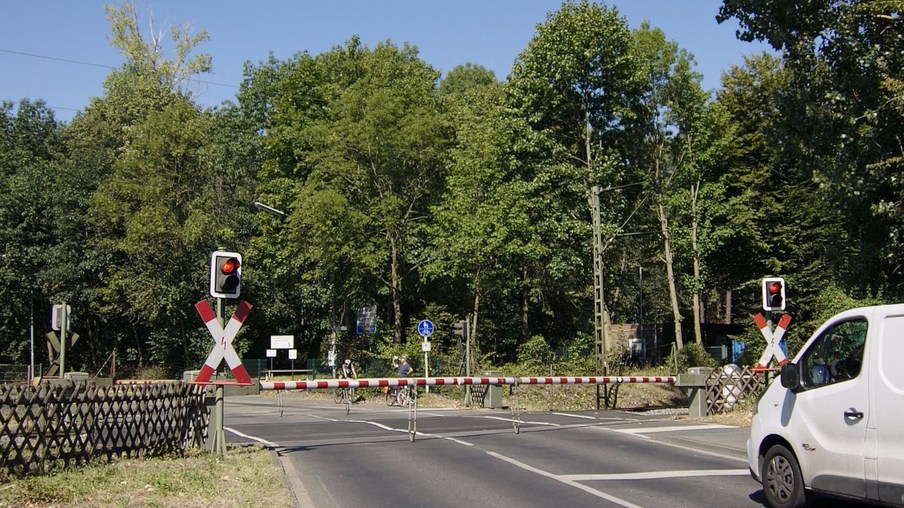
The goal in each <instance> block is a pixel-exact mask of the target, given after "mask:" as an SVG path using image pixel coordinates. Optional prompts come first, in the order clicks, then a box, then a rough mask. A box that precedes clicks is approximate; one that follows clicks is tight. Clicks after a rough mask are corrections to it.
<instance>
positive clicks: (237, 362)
mask: <svg viewBox="0 0 904 508" xmlns="http://www.w3.org/2000/svg"><path fill="white" fill-rule="evenodd" d="M195 308H196V309H198V314H200V315H201V319H203V320H204V324H206V325H207V329H208V330H210V335H211V336H213V342H214V346H213V349H212V350H211V351H210V354H209V355H208V356H207V360H205V361H204V366H202V367H201V372H199V373H198V377H197V378H195V382H197V383H207V382H209V381H210V377H211V376H212V375H213V373H214V371H216V370H217V367H219V366H220V362H222V361H223V359H224V358H225V359H226V364H227V365H229V368H230V369H231V370H232V374H233V375H234V376H235V380H236V381H238V382H239V383H241V384H249V385H250V384H251V378H250V377H249V376H248V371H247V370H245V366H244V365H242V360H241V359H240V358H239V355H238V353H236V352H235V349H234V348H233V347H232V340H233V339H235V336H236V334H237V333H239V329H240V328H241V327H242V323H244V322H245V318H246V317H248V312H250V311H251V304H250V303H248V302H246V301H242V302H239V305H238V306H237V307H236V309H235V312H234V313H233V314H232V319H230V320H229V323H227V324H226V329H225V330H224V329H223V327H222V326H221V325H220V322H219V321H218V320H217V315H216V314H214V312H213V309H211V308H210V304H209V303H207V300H201V301H200V302H198V303H196V304H195Z"/></svg>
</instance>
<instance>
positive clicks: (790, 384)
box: [781, 363, 800, 391]
mask: <svg viewBox="0 0 904 508" xmlns="http://www.w3.org/2000/svg"><path fill="white" fill-rule="evenodd" d="M781 380H782V386H784V387H785V388H787V389H789V390H791V391H797V390H799V389H800V367H799V366H798V365H797V364H796V363H786V364H784V365H782V372H781Z"/></svg>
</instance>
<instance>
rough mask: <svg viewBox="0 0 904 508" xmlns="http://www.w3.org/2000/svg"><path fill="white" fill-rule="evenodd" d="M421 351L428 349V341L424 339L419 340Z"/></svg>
mask: <svg viewBox="0 0 904 508" xmlns="http://www.w3.org/2000/svg"><path fill="white" fill-rule="evenodd" d="M421 351H423V352H425V353H427V352H429V351H430V343H429V342H427V341H426V340H425V341H424V342H421Z"/></svg>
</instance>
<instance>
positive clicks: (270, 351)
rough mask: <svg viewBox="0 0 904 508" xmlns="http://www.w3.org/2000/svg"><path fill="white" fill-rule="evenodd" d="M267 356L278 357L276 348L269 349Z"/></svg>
mask: <svg viewBox="0 0 904 508" xmlns="http://www.w3.org/2000/svg"><path fill="white" fill-rule="evenodd" d="M267 358H276V350H275V349H268V350H267Z"/></svg>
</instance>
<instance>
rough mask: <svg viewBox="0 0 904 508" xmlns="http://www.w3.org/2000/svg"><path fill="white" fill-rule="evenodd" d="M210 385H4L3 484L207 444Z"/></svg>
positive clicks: (0, 410) (0, 405) (0, 402)
mask: <svg viewBox="0 0 904 508" xmlns="http://www.w3.org/2000/svg"><path fill="white" fill-rule="evenodd" d="M207 421H208V411H207V407H206V405H205V394H204V388H203V387H201V386H199V385H193V384H189V383H184V382H181V381H167V382H155V383H141V384H130V385H113V386H99V385H96V384H94V383H90V382H88V383H84V382H80V383H73V382H63V383H55V384H50V383H41V384H40V385H38V386H37V387H33V386H29V385H24V384H23V385H2V386H0V479H2V478H7V477H9V476H10V475H16V476H20V475H26V474H40V473H46V472H51V471H54V470H57V469H60V468H63V467H68V466H70V465H81V464H85V463H88V462H94V461H100V462H107V461H110V460H111V459H113V458H116V457H136V456H146V455H160V454H166V453H182V452H183V451H184V450H185V449H187V448H188V447H191V446H200V445H201V444H203V442H204V439H205V437H206V432H207Z"/></svg>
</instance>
